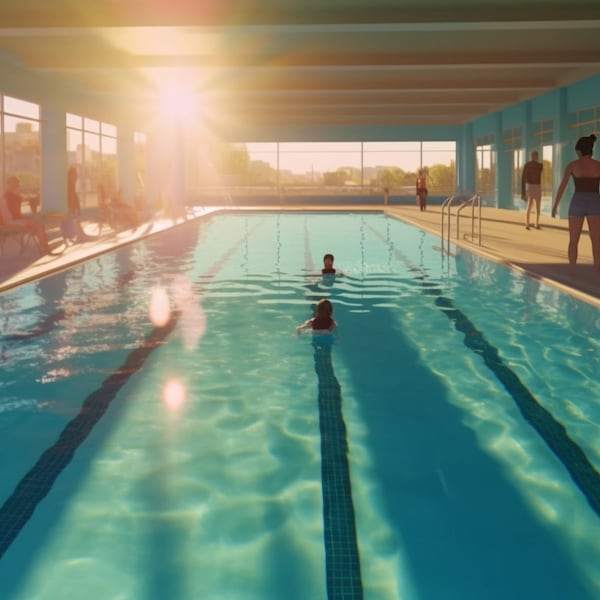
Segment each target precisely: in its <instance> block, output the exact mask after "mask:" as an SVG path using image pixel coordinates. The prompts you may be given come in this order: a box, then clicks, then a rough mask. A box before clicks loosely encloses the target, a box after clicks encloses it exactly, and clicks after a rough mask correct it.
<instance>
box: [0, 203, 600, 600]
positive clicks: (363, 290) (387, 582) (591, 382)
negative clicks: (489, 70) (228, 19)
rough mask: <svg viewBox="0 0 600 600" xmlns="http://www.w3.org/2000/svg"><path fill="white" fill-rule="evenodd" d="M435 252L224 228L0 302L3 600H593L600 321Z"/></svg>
mask: <svg viewBox="0 0 600 600" xmlns="http://www.w3.org/2000/svg"><path fill="white" fill-rule="evenodd" d="M437 246H439V240H437V239H436V238H435V237H434V236H430V235H429V234H426V233H424V232H422V231H419V230H417V229H415V228H412V227H409V226H407V225H406V224H403V223H401V222H399V221H396V220H393V219H391V218H387V217H385V216H383V215H380V214H342V213H332V214H312V213H311V214H308V213H307V214H276V213H262V214H252V215H249V214H236V213H228V214H225V215H220V216H211V217H206V218H204V219H203V220H201V221H199V222H194V223H189V224H187V225H184V226H180V227H177V228H176V229H173V230H172V231H169V232H166V233H164V234H161V235H159V236H157V237H155V238H152V239H148V240H147V241H145V242H141V243H137V244H135V245H132V246H129V247H126V248H123V249H121V250H119V251H118V252H115V253H112V254H108V255H105V256H103V257H100V258H98V259H94V260H92V261H90V262H88V263H84V264H81V265H79V266H76V267H74V268H72V269H70V270H68V271H65V272H63V273H60V274H57V275H54V276H52V277H49V278H47V279H45V280H42V281H40V282H37V283H32V284H29V285H26V286H23V287H21V288H18V289H16V290H13V291H11V292H8V293H5V294H3V295H1V296H0V303H1V304H2V309H3V316H4V319H3V326H2V333H3V335H2V339H1V354H0V359H1V360H2V367H3V378H2V384H1V387H2V395H1V397H2V400H1V401H0V433H1V436H0V452H1V455H2V457H3V458H2V462H1V466H0V498H1V499H0V503H2V504H3V506H2V508H1V509H0V550H1V554H2V556H1V558H0V586H1V587H2V590H1V591H2V597H7V598H14V599H18V600H21V599H27V600H29V599H31V598H40V599H55V598H86V600H95V599H96V598H98V599H100V598H101V599H103V600H104V599H107V598H127V599H129V598H135V599H137V598H140V599H142V598H143V599H148V598H150V599H159V598H160V599H162V598H169V599H188V598H191V599H196V598H218V599H221V598H244V599H246V598H256V599H271V598H274V599H279V598H286V599H288V598H297V599H311V600H312V599H319V598H362V597H364V598H376V599H379V598H381V599H392V598H393V599H396V598H408V599H410V600H412V599H418V600H421V599H435V600H438V599H439V598H445V599H446V598H460V599H461V600H464V599H477V600H480V599H481V598H486V599H492V600H495V599H496V598H498V599H499V598H507V597H510V598H545V599H548V598H556V599H558V598H560V599H564V598H577V599H587V598H590V599H591V598H595V597H597V596H598V594H600V542H598V540H600V527H599V523H600V521H599V518H598V517H599V514H600V501H599V498H600V485H599V483H598V471H600V436H599V435H598V423H600V408H599V402H598V398H600V393H599V389H598V385H599V384H598V382H597V381H596V379H597V373H598V371H599V369H598V367H599V365H598V347H599V342H598V332H599V330H600V313H599V311H598V309H597V308H595V307H593V306H590V305H587V304H584V303H581V302H580V301H577V300H575V299H573V298H571V297H568V296H565V295H562V294H560V293H559V292H557V291H556V290H554V289H551V288H548V287H546V286H544V285H543V284H540V282H538V281H535V280H532V279H529V278H527V277H524V276H522V275H520V274H518V273H515V272H512V271H510V270H507V269H506V268H504V267H502V266H500V265H496V264H492V263H490V262H487V261H485V260H483V259H481V258H479V257H477V256H475V255H472V254H470V253H467V252H464V251H457V252H458V253H457V256H450V257H449V256H442V255H441V254H440V253H439V251H438V250H437V249H436V247H437ZM325 252H333V253H334V254H335V255H336V267H338V269H341V270H343V271H344V275H343V276H341V277H336V278H335V279H331V278H325V279H323V278H321V276H320V275H318V271H319V269H320V266H321V259H322V256H323V254H324V253H325ZM321 297H328V298H329V299H330V300H331V301H332V303H333V306H334V316H335V318H336V320H337V321H338V323H339V330H338V333H337V335H336V336H335V339H334V340H333V343H329V344H328V343H326V341H325V340H324V339H321V338H316V339H313V338H312V337H311V336H300V337H297V336H296V335H295V332H294V327H295V325H296V324H298V323H300V322H302V321H304V320H305V319H306V318H308V317H309V316H311V312H312V307H313V306H314V303H315V302H316V300H318V299H319V298H321ZM150 315H151V316H152V318H151V317H150Z"/></svg>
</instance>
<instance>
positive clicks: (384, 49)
mask: <svg viewBox="0 0 600 600" xmlns="http://www.w3.org/2000/svg"><path fill="white" fill-rule="evenodd" d="M0 60H3V62H4V63H5V64H10V65H11V66H16V67H18V68H23V69H27V70H31V71H33V72H34V73H39V74H40V75H41V76H42V77H43V78H45V79H46V81H50V82H51V83H52V84H56V85H59V86H67V88H72V89H85V90H88V91H89V92H91V93H92V94H93V95H94V96H95V97H97V98H98V99H100V101H101V102H126V103H128V102H129V101H130V99H132V100H133V101H134V103H139V104H140V106H143V104H144V102H146V100H147V98H148V95H149V94H152V93H155V89H156V87H157V86H160V85H163V84H165V83H167V84H168V85H169V86H170V87H171V89H172V91H173V93H183V92H182V91H181V90H182V89H183V86H185V87H186V88H187V89H193V90H194V91H195V92H198V93H199V94H202V97H203V98H204V101H205V102H206V105H207V106H208V105H210V106H212V107H213V110H217V109H215V108H214V107H218V110H219V111H221V112H222V113H228V114H232V115H233V114H234V115H236V116H237V118H239V119H245V120H251V121H252V122H253V123H254V125H255V126H256V127H263V126H264V127H267V128H269V127H273V126H277V125H291V126H295V127H298V126H299V127H302V126H314V125H317V126H318V125H341V126H345V125H347V126H356V125H359V126H367V127H368V126H388V125H389V126H398V125H415V126H425V125H439V126H441V125H459V124H463V123H466V122H468V121H470V120H472V119H476V118H478V117H481V116H483V115H486V114H489V113H493V112H495V111H498V110H501V109H503V108H504V107H506V106H510V105H512V104H515V103H518V102H521V101H523V100H527V99H529V98H532V97H534V96H538V95H540V94H543V93H544V92H547V91H548V90H552V89H554V88H557V87H561V86H563V85H567V84H570V83H573V82H575V81H578V80H581V79H584V78H587V77H589V76H592V75H595V74H597V73H600V0H586V1H578V0H566V1H559V0H540V1H528V0H522V1H521V2H518V3H517V2H512V0H477V1H475V0H456V1H452V0H447V1H444V0H263V1H257V0H254V1H252V0H237V1H236V0H204V1H203V0H52V1H51V2H50V1H48V0H27V1H23V0H20V1H16V0H2V3H0ZM599 103H600V99H590V104H591V105H592V104H599Z"/></svg>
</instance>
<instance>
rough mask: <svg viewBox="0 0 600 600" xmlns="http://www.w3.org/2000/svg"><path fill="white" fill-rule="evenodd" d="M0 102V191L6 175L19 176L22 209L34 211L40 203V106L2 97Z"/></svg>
mask: <svg viewBox="0 0 600 600" xmlns="http://www.w3.org/2000/svg"><path fill="white" fill-rule="evenodd" d="M1 102H2V123H1V127H2V131H1V140H2V144H1V149H2V154H1V156H2V184H3V185H2V190H3V191H4V185H5V184H6V179H7V178H8V177H12V176H15V177H18V179H19V182H20V187H21V193H22V194H23V197H24V199H25V200H26V202H25V203H24V204H23V206H22V207H21V208H22V210H23V212H29V211H31V212H36V211H37V210H38V209H39V204H40V177H41V162H40V107H39V105H38V104H34V103H32V102H26V101H25V100H19V99H17V98H11V97H10V96H4V97H2V99H1Z"/></svg>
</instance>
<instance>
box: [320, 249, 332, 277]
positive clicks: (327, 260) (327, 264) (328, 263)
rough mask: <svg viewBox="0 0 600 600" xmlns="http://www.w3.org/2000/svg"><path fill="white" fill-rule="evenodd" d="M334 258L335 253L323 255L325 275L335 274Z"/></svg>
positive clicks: (323, 272) (322, 270)
mask: <svg viewBox="0 0 600 600" xmlns="http://www.w3.org/2000/svg"><path fill="white" fill-rule="evenodd" d="M334 260H335V259H334V257H333V254H326V255H325V256H324V257H323V268H322V269H321V273H322V274H323V275H335V269H334V268H333V261H334Z"/></svg>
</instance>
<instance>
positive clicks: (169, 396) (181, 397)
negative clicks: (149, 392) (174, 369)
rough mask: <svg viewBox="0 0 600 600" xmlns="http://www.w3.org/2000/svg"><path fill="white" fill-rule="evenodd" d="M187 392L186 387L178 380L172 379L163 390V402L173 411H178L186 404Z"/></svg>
mask: <svg viewBox="0 0 600 600" xmlns="http://www.w3.org/2000/svg"><path fill="white" fill-rule="evenodd" d="M186 395H187V392H186V389H185V386H184V385H183V383H182V382H181V381H179V380H178V379H170V380H169V381H167V382H166V383H165V386H164V388H163V402H164V403H165V406H166V407H167V408H168V409H169V410H171V411H177V410H179V409H181V407H182V406H183V405H184V403H185V398H186Z"/></svg>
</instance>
